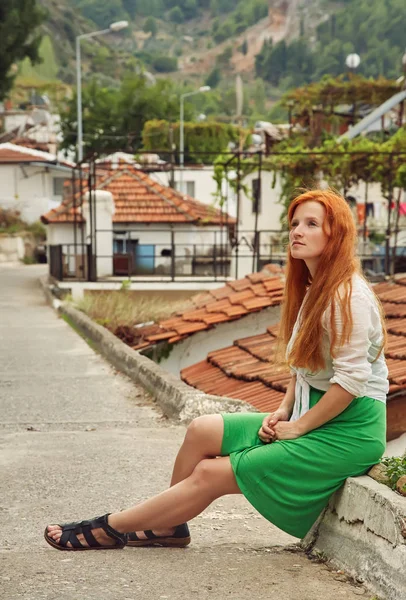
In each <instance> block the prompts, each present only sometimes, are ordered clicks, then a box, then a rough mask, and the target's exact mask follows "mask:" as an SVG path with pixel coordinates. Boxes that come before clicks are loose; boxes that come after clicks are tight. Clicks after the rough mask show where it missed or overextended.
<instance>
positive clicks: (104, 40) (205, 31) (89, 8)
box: [38, 0, 331, 83]
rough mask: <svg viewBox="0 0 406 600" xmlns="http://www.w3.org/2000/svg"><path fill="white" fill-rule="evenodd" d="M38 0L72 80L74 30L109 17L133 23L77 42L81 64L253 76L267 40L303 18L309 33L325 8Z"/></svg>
mask: <svg viewBox="0 0 406 600" xmlns="http://www.w3.org/2000/svg"><path fill="white" fill-rule="evenodd" d="M38 2H39V3H40V4H42V5H43V6H45V7H46V8H47V9H48V11H49V19H48V20H47V22H46V23H45V24H44V26H43V30H44V33H45V34H46V35H47V36H49V39H50V40H51V39H52V41H53V45H54V54H55V60H56V63H57V64H58V67H59V71H58V76H59V78H60V79H62V80H63V81H64V82H65V83H74V57H75V55H74V51H75V49H74V44H75V37H76V36H77V35H79V34H81V33H85V32H89V31H94V30H97V29H100V28H105V27H108V25H109V24H110V23H111V22H113V21H117V20H121V19H128V20H129V22H130V27H129V29H128V30H127V31H126V32H125V33H124V32H121V33H120V34H119V35H111V36H103V37H99V38H95V39H94V40H92V41H91V42H85V43H82V47H83V61H84V65H85V70H87V69H88V70H89V71H90V72H99V73H100V72H101V73H103V72H104V73H105V74H106V75H107V76H108V77H112V78H113V79H114V77H115V76H120V74H121V67H123V68H128V67H129V66H131V65H133V62H134V59H137V58H138V59H139V60H140V61H141V62H143V63H144V64H145V65H146V67H147V69H148V70H150V71H152V72H153V73H156V74H157V75H158V76H159V75H160V74H161V73H167V72H171V73H173V75H174V76H175V77H176V78H179V79H183V78H184V76H186V77H187V78H191V79H205V78H206V77H207V75H208V74H209V72H210V71H211V70H212V69H213V68H214V67H216V66H218V67H219V69H220V71H221V72H225V73H232V72H234V73H244V74H245V76H246V77H247V78H248V79H253V78H254V77H255V56H256V55H257V54H258V53H259V52H260V51H261V48H262V46H263V42H264V40H269V39H271V40H273V42H274V43H277V42H278V41H280V40H282V39H286V40H290V39H294V38H295V37H297V36H298V35H299V33H300V27H301V23H302V25H303V22H304V21H305V22H306V29H307V33H308V35H309V36H311V35H313V34H314V30H315V27H316V26H317V25H318V24H319V23H320V22H321V21H323V20H325V18H326V16H327V15H326V12H325V9H324V10H323V9H322V8H321V4H324V2H323V0H249V1H246V0H240V1H235V0H180V1H179V2H175V1H174V0H149V1H148V2H147V1H144V0H106V1H105V2H104V3H100V2H99V1H98V0H97V1H96V0H73V1H72V0H38ZM328 4H329V5H330V4H331V3H328ZM224 54H225V56H223V55H224ZM45 56H47V57H48V56H49V49H47V53H46V54H45ZM162 57H165V59H166V63H165V60H162ZM169 58H172V62H170V61H169V60H168V59H169ZM117 59H118V64H117ZM159 59H161V60H159ZM112 62H115V63H116V64H115V68H114V69H112V65H111V63H112ZM109 63H110V64H109ZM112 71H113V72H112Z"/></svg>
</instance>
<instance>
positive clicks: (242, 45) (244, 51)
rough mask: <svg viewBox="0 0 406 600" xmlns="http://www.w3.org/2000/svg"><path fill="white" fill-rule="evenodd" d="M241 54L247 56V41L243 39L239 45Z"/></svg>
mask: <svg viewBox="0 0 406 600" xmlns="http://www.w3.org/2000/svg"><path fill="white" fill-rule="evenodd" d="M241 52H242V53H243V54H247V53H248V41H247V39H245V40H244V41H243V43H242V44H241Z"/></svg>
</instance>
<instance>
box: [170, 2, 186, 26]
mask: <svg viewBox="0 0 406 600" xmlns="http://www.w3.org/2000/svg"><path fill="white" fill-rule="evenodd" d="M168 17H169V20H170V21H172V23H178V24H180V23H183V22H184V20H185V15H184V14H183V11H182V9H181V8H180V7H179V6H174V7H173V8H172V9H171V10H170V11H169V13H168Z"/></svg>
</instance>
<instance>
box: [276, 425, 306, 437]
mask: <svg viewBox="0 0 406 600" xmlns="http://www.w3.org/2000/svg"><path fill="white" fill-rule="evenodd" d="M274 431H275V438H274V439H276V440H295V439H296V438H298V437H300V436H301V435H302V432H301V431H300V428H299V426H298V424H297V421H293V423H283V422H278V423H276V425H275V426H274Z"/></svg>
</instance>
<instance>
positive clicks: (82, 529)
mask: <svg viewBox="0 0 406 600" xmlns="http://www.w3.org/2000/svg"><path fill="white" fill-rule="evenodd" d="M109 514H110V513H108V514H107V515H103V516H102V517H96V518H95V519H90V520H88V521H81V522H80V523H66V524H65V525H59V527H61V528H62V537H61V539H60V540H59V542H56V541H55V540H54V539H53V538H51V537H50V536H49V534H48V527H46V528H45V533H44V537H45V540H46V541H47V542H48V544H50V545H51V546H53V547H54V548H57V550H117V549H119V548H124V546H126V545H127V534H126V533H120V532H119V531H116V529H113V527H110V525H109V524H108V522H107V517H108V516H109ZM93 529H103V531H104V532H105V533H107V535H108V536H109V537H110V538H111V539H112V540H114V541H115V544H112V545H111V546H103V545H102V544H100V543H99V542H98V541H97V540H96V538H95V537H94V535H93V533H92V530H93ZM81 533H82V534H83V537H84V538H85V540H86V542H87V543H88V545H87V546H84V545H83V544H81V543H80V541H79V540H78V537H77V536H78V535H79V534H81ZM68 542H70V543H71V546H72V547H69V546H68Z"/></svg>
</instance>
